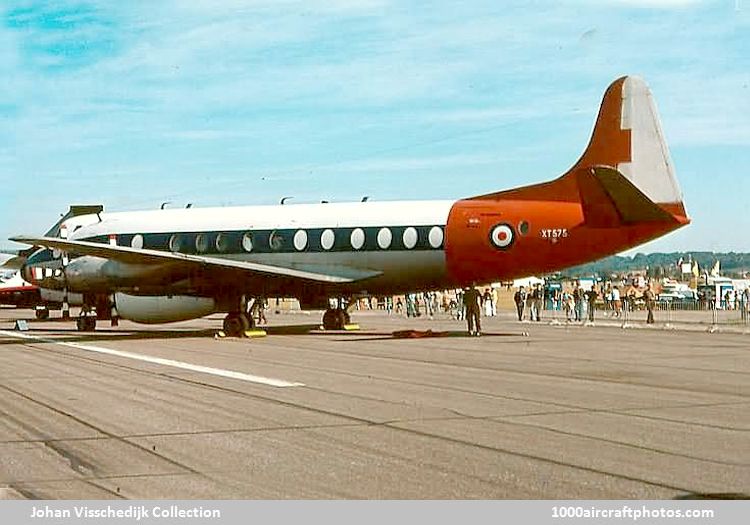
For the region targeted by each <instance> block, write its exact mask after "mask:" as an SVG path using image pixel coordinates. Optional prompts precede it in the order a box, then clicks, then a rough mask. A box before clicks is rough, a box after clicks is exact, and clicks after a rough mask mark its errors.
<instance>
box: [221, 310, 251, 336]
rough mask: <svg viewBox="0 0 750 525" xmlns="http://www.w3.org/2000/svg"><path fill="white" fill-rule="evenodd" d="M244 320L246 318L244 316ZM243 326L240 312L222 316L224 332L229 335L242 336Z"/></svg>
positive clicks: (243, 332)
mask: <svg viewBox="0 0 750 525" xmlns="http://www.w3.org/2000/svg"><path fill="white" fill-rule="evenodd" d="M246 320H247V318H245V321H246ZM245 326H246V324H245V322H243V316H242V315H241V314H238V313H230V314H227V316H226V317H225V318H224V333H225V334H227V336H229V337H242V336H243V335H244V334H245V330H246V328H245Z"/></svg>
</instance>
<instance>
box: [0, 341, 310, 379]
mask: <svg viewBox="0 0 750 525" xmlns="http://www.w3.org/2000/svg"><path fill="white" fill-rule="evenodd" d="M0 335H4V336H7V337H15V338H16V339H26V340H31V341H36V342H41V343H52V344H56V345H61V346H67V347H70V348H76V349H78V350H85V351H87V352H96V353H99V354H106V355H112V356H115V357H122V358H125V359H134V360H137V361H143V362H146V363H152V364H157V365H162V366H168V367H172V368H179V369H182V370H189V371H191V372H199V373H203V374H209V375H214V376H219V377H226V378H229V379H237V380H239V381H245V382H248V383H258V384H262V385H267V386H272V387H276V388H288V387H300V386H305V385H304V383H296V382H291V381H285V380H283V379H275V378H272V377H263V376H257V375H252V374H245V373H243V372H236V371H233V370H224V369H222V368H213V367H209V366H202V365H194V364H191V363H185V362H183V361H175V360H173V359H165V358H162V357H153V356H149V355H144V354H136V353H133V352H126V351H123V350H114V349H112V348H105V347H102V346H92V345H84V344H80V343H71V342H61V341H55V340H54V339H47V338H44V337H38V336H34V335H28V334H21V333H15V332H9V331H7V330H0Z"/></svg>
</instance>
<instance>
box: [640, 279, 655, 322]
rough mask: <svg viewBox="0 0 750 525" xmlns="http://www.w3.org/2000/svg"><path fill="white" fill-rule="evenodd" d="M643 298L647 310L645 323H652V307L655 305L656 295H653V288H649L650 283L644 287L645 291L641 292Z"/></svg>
mask: <svg viewBox="0 0 750 525" xmlns="http://www.w3.org/2000/svg"><path fill="white" fill-rule="evenodd" d="M643 299H644V300H645V301H646V310H648V317H646V323H647V324H654V307H655V306H656V300H655V299H656V296H655V295H654V292H653V290H651V285H650V284H649V285H648V288H646V291H645V292H643Z"/></svg>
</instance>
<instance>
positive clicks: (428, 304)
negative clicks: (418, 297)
mask: <svg viewBox="0 0 750 525" xmlns="http://www.w3.org/2000/svg"><path fill="white" fill-rule="evenodd" d="M422 299H423V300H424V309H425V314H427V316H428V317H429V318H430V319H432V317H433V315H434V314H435V311H434V306H435V305H434V304H433V302H432V296H431V294H430V292H424V293H423V294H422Z"/></svg>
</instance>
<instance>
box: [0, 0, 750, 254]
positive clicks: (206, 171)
mask: <svg viewBox="0 0 750 525" xmlns="http://www.w3.org/2000/svg"><path fill="white" fill-rule="evenodd" d="M744 4H747V5H744ZM2 6H3V7H2V9H3V11H2V12H1V15H0V16H2V24H0V73H1V76H0V79H1V80H0V192H1V193H0V239H6V238H7V237H8V236H10V235H12V234H17V233H42V232H44V231H45V229H46V227H48V226H49V225H50V224H52V223H53V222H55V220H56V219H57V217H58V216H59V214H60V213H62V212H65V211H66V210H67V207H68V205H69V204H73V203H76V204H95V203H102V204H104V205H105V206H106V209H108V210H134V209H145V208H156V207H158V206H159V204H160V203H161V202H163V201H172V202H173V203H174V204H173V206H184V205H185V204H186V203H188V202H192V203H195V205H196V206H209V205H239V204H272V203H276V202H278V200H279V198H281V197H282V196H287V195H291V196H293V197H294V200H293V201H292V202H317V201H320V200H323V199H325V200H329V201H350V200H359V199H360V198H361V197H362V196H363V195H369V196H370V198H371V199H377V200H393V199H401V198H404V199H422V198H436V199H442V198H458V197H463V196H471V195H476V194H481V193H486V192H489V191H494V190H498V189H503V188H509V187H513V186H517V185H520V184H527V183H531V182H537V181H543V180H549V179H551V178H553V177H555V176H557V175H559V174H561V173H563V172H564V171H565V170H566V169H567V168H568V167H569V166H570V165H571V164H573V162H575V160H576V159H577V158H578V156H579V155H580V153H581V151H582V149H583V148H584V146H585V144H586V142H587V140H588V135H589V132H590V130H591V126H592V124H593V121H594V118H595V115H596V112H597V110H598V106H599V102H600V100H601V96H602V93H603V91H604V89H605V88H606V86H607V85H608V84H609V83H610V82H611V81H612V80H614V79H615V78H617V77H619V76H621V75H623V74H638V75H640V76H642V77H643V78H645V79H646V81H647V82H648V83H649V85H650V86H651V88H652V90H653V92H654V94H655V96H656V100H657V103H658V106H659V110H660V113H661V117H662V124H663V127H664V130H665V133H666V136H667V140H668V142H669V145H670V148H671V153H672V158H673V160H674V163H675V166H676V171H677V176H678V179H679V181H680V184H681V185H682V189H683V192H684V195H685V201H686V204H687V208H688V211H689V213H690V215H691V216H692V218H693V224H692V225H691V226H689V227H688V228H685V229H683V230H680V231H678V232H676V233H674V234H672V235H670V236H668V237H665V238H663V239H661V240H658V241H655V242H652V243H650V244H648V245H646V246H644V247H643V248H641V251H672V250H717V251H731V250H734V251H750V206H749V204H750V177H749V176H748V175H749V173H748V171H749V170H748V166H750V87H748V86H749V85H750V0H729V1H715V2H713V1H703V2H701V1H697V0H696V1H689V0H620V1H609V2H607V1H595V0H575V1H569V2H518V3H517V4H514V3H506V2H497V1H495V0H492V1H487V2H484V1H474V2H472V1H469V2H396V1H388V0H327V1H323V0H320V1H319V0H300V1H296V0H269V1H263V0H255V1H250V0H247V1H240V0H194V1H187V0H185V1H176V0H174V1H168V0H165V1H145V0H140V1H137V0H136V1H131V2H113V1H109V0H107V1H104V0H101V1H86V0H81V1H69V0H57V1H54V2H52V1H49V2H48V1H14V0H8V1H5V2H3V4H2ZM0 246H5V247H10V246H12V244H11V243H10V242H8V241H4V240H0Z"/></svg>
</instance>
